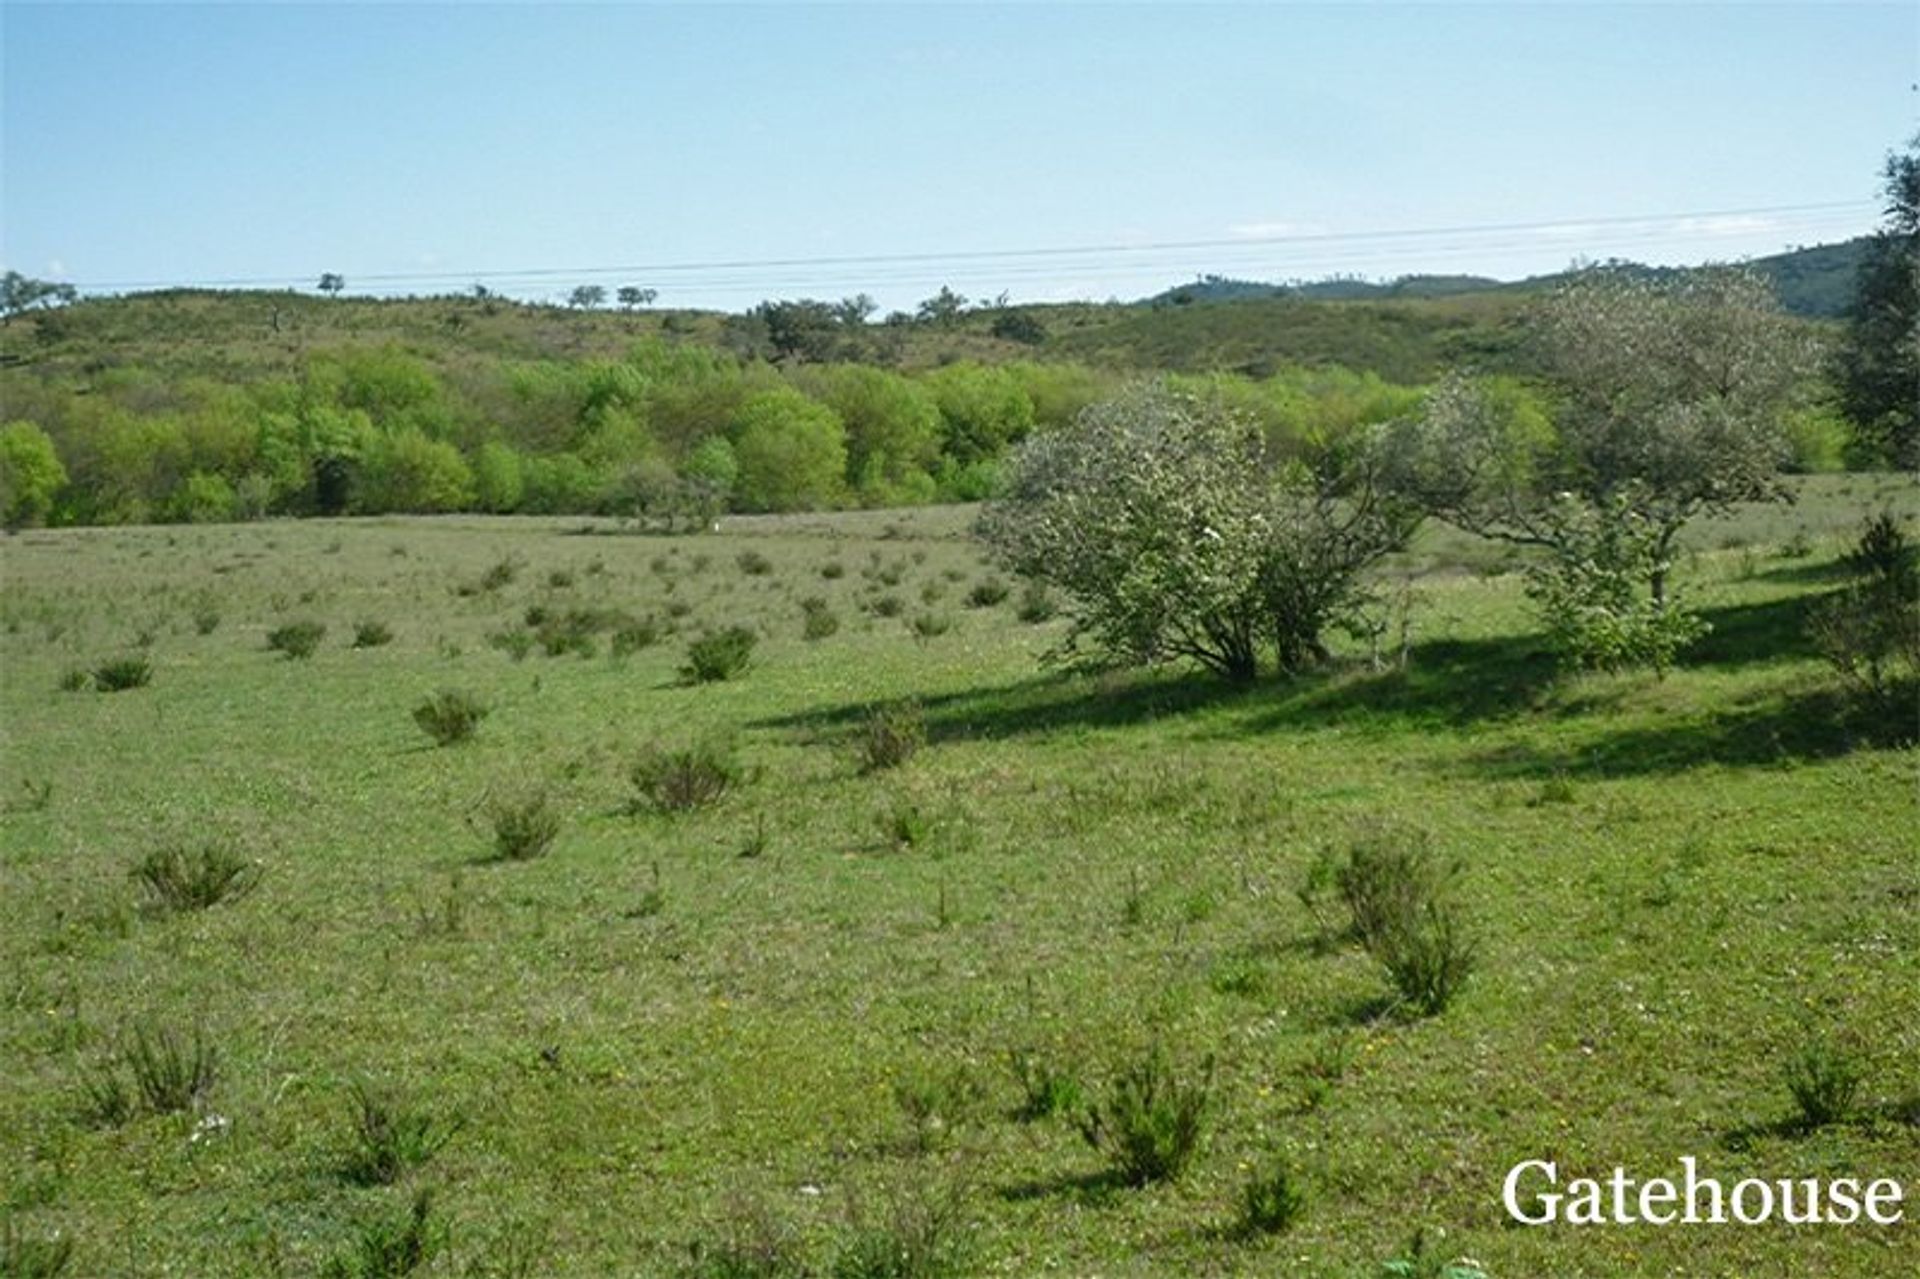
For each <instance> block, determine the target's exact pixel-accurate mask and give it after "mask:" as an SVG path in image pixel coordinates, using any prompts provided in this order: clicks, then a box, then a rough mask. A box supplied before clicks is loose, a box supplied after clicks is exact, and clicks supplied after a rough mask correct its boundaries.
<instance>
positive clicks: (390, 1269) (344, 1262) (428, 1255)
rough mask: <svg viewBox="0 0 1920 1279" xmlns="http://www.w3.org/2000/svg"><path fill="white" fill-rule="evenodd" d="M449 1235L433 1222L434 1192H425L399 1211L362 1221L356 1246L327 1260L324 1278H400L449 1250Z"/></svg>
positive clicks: (353, 1245) (438, 1224) (354, 1240)
mask: <svg viewBox="0 0 1920 1279" xmlns="http://www.w3.org/2000/svg"><path fill="white" fill-rule="evenodd" d="M447 1243H448V1232H447V1228H446V1226H445V1225H444V1224H442V1223H440V1222H436V1221H435V1220H434V1219H433V1192H432V1191H430V1190H426V1189H422V1190H420V1191H419V1192H418V1193H416V1194H415V1195H414V1197H413V1201H412V1202H411V1203H410V1204H409V1205H408V1206H407V1207H406V1209H405V1210H403V1211H400V1212H388V1213H384V1214H382V1215H380V1216H377V1217H374V1218H372V1219H371V1220H369V1221H365V1222H362V1223H361V1224H360V1225H359V1226H358V1227H357V1228H356V1229H355V1231H354V1238H353V1243H352V1244H351V1245H350V1246H349V1247H348V1248H347V1249H346V1251H344V1252H340V1253H336V1254H335V1255H334V1256H333V1257H331V1258H330V1259H328V1261H327V1264H326V1266H325V1267H324V1268H323V1269H322V1270H321V1272H320V1273H321V1276H322V1279H401V1276H404V1275H411V1274H414V1273H417V1272H418V1271H420V1270H422V1269H423V1268H425V1267H426V1266H427V1265H428V1264H429V1263H431V1262H432V1261H433V1259H434V1258H436V1257H438V1256H439V1255H440V1254H441V1253H442V1252H444V1251H446V1248H447Z"/></svg>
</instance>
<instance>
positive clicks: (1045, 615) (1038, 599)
mask: <svg viewBox="0 0 1920 1279" xmlns="http://www.w3.org/2000/svg"><path fill="white" fill-rule="evenodd" d="M1059 612H1060V606H1059V605H1058V604H1057V603H1055V602H1054V598H1053V596H1052V595H1051V594H1050V593H1049V592H1048V591H1047V588H1046V585H1045V584H1044V583H1042V582H1028V583H1027V584H1026V585H1025V586H1024V587H1022V588H1021V590H1020V602H1019V603H1018V604H1016V605H1015V606H1014V609H1013V615H1014V616H1015V617H1017V618H1019V619H1020V620H1021V621H1023V622H1025V623H1026V624H1027V625H1029V626H1038V625H1039V624H1040V623H1042V622H1047V621H1051V620H1053V618H1054V617H1055V615H1057V614H1058V613H1059Z"/></svg>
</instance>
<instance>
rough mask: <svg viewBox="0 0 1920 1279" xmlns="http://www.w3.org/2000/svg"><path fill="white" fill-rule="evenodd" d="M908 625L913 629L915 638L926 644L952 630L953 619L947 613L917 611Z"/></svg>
mask: <svg viewBox="0 0 1920 1279" xmlns="http://www.w3.org/2000/svg"><path fill="white" fill-rule="evenodd" d="M907 626H908V629H910V630H912V632H913V638H914V639H915V640H917V641H919V642H920V643H922V644H924V643H926V642H927V641H928V640H932V639H938V638H939V637H940V636H942V635H945V634H946V633H947V632H948V631H950V630H952V629H953V619H952V618H951V617H949V616H947V615H946V614H945V613H916V614H914V617H913V620H912V621H911V622H909V623H907Z"/></svg>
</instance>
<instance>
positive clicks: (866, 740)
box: [859, 701, 927, 773]
mask: <svg viewBox="0 0 1920 1279" xmlns="http://www.w3.org/2000/svg"><path fill="white" fill-rule="evenodd" d="M926 743H927V718H926V714H925V712H923V711H922V710H921V709H920V703H918V702H914V701H906V702H894V703H892V704H891V705H887V706H876V707H874V708H873V709H871V710H869V711H868V712H867V717H866V719H865V720H864V721H863V722H862V724H861V726H860V737H859V747H860V766H861V768H862V770H863V771H865V772H869V773H875V772H879V771H881V770H883V769H888V768H896V767H898V766H899V765H901V764H904V763H906V762H907V761H908V760H910V759H912V758H913V757H914V755H915V753H916V752H918V751H919V749H920V748H921V747H922V746H924V745H926Z"/></svg>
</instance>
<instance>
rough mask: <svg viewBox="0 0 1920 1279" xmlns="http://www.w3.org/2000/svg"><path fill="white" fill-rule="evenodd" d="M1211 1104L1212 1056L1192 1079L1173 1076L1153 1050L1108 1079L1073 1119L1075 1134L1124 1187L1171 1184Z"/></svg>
mask: <svg viewBox="0 0 1920 1279" xmlns="http://www.w3.org/2000/svg"><path fill="white" fill-rule="evenodd" d="M1212 1104H1213V1058H1212V1057H1208V1058H1207V1059H1206V1061H1205V1062H1204V1063H1202V1065H1201V1068H1200V1074H1199V1077H1198V1078H1194V1079H1183V1078H1181V1077H1180V1076H1179V1075H1177V1074H1176V1073H1175V1072H1174V1069H1173V1067H1172V1064H1171V1063H1170V1062H1169V1061H1168V1060H1167V1057H1166V1054H1165V1052H1164V1051H1163V1050H1162V1049H1160V1048H1159V1047H1157V1046H1156V1047H1155V1048H1154V1049H1153V1050H1152V1051H1151V1052H1149V1053H1148V1054H1147V1055H1146V1056H1145V1057H1143V1058H1141V1059H1140V1060H1139V1061H1137V1062H1135V1063H1134V1064H1133V1065H1132V1066H1129V1067H1128V1068H1127V1069H1125V1070H1123V1071H1121V1072H1120V1073H1119V1074H1118V1075H1117V1076H1115V1077H1114V1078H1113V1079H1112V1080H1111V1081H1109V1083H1108V1085H1107V1088H1106V1091H1105V1093H1104V1094H1103V1095H1102V1096H1101V1097H1100V1098H1099V1099H1098V1100H1097V1101H1096V1102H1094V1104H1092V1105H1091V1106H1088V1107H1087V1108H1086V1109H1085V1110H1083V1111H1082V1112H1081V1113H1080V1115H1079V1116H1078V1117H1077V1119H1076V1123H1077V1125H1078V1127H1079V1129H1080V1135H1081V1136H1082V1137H1083V1138H1085V1139H1086V1142H1087V1144H1088V1145H1090V1146H1092V1147H1093V1148H1094V1149H1095V1150H1098V1151H1099V1152H1100V1153H1101V1154H1102V1155H1104V1156H1105V1157H1106V1160H1107V1162H1108V1164H1109V1165H1111V1166H1112V1168H1113V1171H1114V1174H1115V1175H1116V1176H1118V1177H1119V1178H1120V1180H1121V1181H1123V1182H1125V1183H1126V1184H1127V1185H1130V1186H1144V1185H1148V1184H1149V1183H1152V1182H1156V1181H1176V1180H1178V1179H1179V1177H1180V1176H1181V1174H1182V1173H1184V1172H1185V1171H1186V1169H1187V1166H1188V1165H1189V1164H1191V1163H1192V1162H1193V1157H1194V1155H1195V1154H1197V1153H1198V1152H1199V1149H1200V1142H1201V1138H1202V1136H1203V1135H1204V1133H1205V1129H1206V1120H1207V1115H1208V1112H1209V1111H1210V1109H1211V1108H1212Z"/></svg>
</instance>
